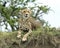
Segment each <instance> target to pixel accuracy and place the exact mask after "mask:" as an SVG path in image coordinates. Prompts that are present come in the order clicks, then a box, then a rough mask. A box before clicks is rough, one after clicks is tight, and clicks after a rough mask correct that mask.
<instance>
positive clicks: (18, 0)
mask: <svg viewBox="0 0 60 48" xmlns="http://www.w3.org/2000/svg"><path fill="white" fill-rule="evenodd" d="M35 1H36V0H5V1H2V0H0V13H1V15H2V17H3V18H4V20H3V22H4V23H5V22H7V23H9V24H10V26H11V28H12V30H13V31H14V30H15V28H16V30H18V25H16V23H17V22H18V17H19V14H18V12H19V10H21V9H24V8H29V9H31V10H32V17H34V18H35V19H38V20H40V21H42V20H41V18H40V17H41V16H43V14H47V13H48V11H49V9H50V8H49V7H48V6H46V5H41V6H39V5H38V4H37V3H35ZM8 2H9V3H10V5H9V6H8V7H6V4H7V3H8ZM29 4H32V5H34V6H32V7H31V6H28V5H29ZM5 25H6V28H7V24H6V23H5Z"/></svg>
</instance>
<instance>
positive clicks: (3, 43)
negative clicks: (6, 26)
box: [0, 29, 60, 48]
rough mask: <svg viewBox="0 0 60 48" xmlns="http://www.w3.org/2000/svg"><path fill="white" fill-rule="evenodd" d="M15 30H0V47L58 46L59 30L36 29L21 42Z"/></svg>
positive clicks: (53, 47)
mask: <svg viewBox="0 0 60 48" xmlns="http://www.w3.org/2000/svg"><path fill="white" fill-rule="evenodd" d="M16 36H17V31H15V32H0V48H60V32H57V31H47V32H45V30H43V29H38V30H36V31H33V32H32V33H31V35H30V36H29V37H28V41H26V42H22V41H21V39H18V38H17V37H16Z"/></svg>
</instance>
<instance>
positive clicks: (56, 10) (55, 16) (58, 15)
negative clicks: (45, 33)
mask: <svg viewBox="0 0 60 48" xmlns="http://www.w3.org/2000/svg"><path fill="white" fill-rule="evenodd" d="M37 2H39V3H43V4H44V5H48V6H49V7H51V9H52V10H53V11H50V12H49V13H48V15H44V17H43V18H44V19H45V20H46V21H48V22H49V24H51V26H52V27H60V22H59V21H60V6H59V5H60V0H37Z"/></svg>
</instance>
